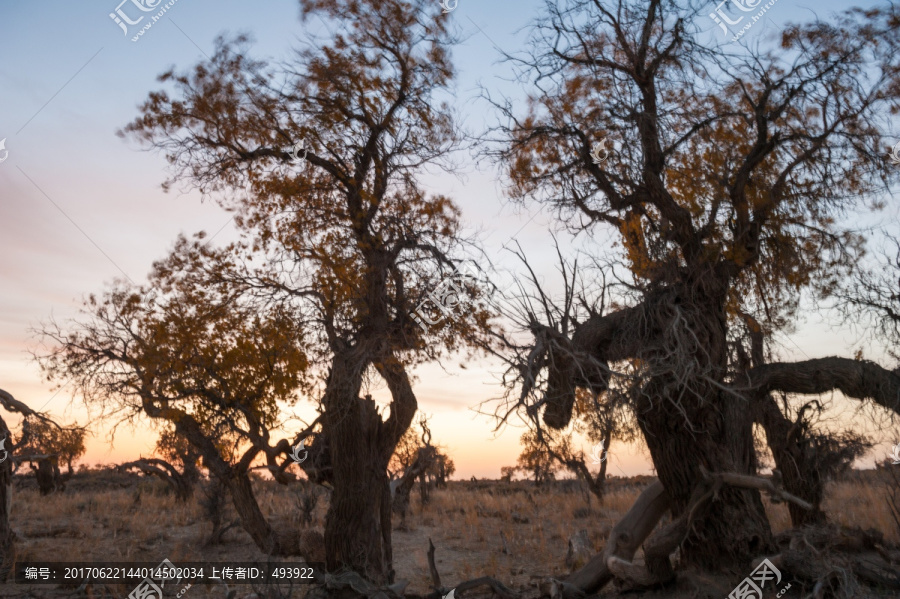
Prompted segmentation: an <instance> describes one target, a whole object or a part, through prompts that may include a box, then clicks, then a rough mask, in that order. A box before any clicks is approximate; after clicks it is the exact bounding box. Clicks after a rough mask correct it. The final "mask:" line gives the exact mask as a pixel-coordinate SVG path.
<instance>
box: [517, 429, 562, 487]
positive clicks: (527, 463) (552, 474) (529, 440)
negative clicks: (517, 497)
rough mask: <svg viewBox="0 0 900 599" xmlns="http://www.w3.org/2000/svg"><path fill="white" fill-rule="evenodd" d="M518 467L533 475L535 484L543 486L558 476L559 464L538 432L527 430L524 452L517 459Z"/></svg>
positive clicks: (523, 441)
mask: <svg viewBox="0 0 900 599" xmlns="http://www.w3.org/2000/svg"><path fill="white" fill-rule="evenodd" d="M516 468H517V469H518V470H521V471H522V472H524V473H526V475H527V474H530V475H531V479H532V480H533V481H534V484H535V486H537V487H540V486H543V485H544V483H547V482H550V481H552V480H554V479H555V478H556V473H557V471H559V464H557V463H556V460H554V459H553V458H552V457H551V456H550V455H549V454H548V453H547V452H546V450H545V448H544V444H543V443H541V442H540V441H539V440H538V438H537V433H535V432H534V431H527V432H525V433H523V434H522V453H520V454H519V459H518V460H517V461H516Z"/></svg>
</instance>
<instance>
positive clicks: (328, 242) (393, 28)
mask: <svg viewBox="0 0 900 599" xmlns="http://www.w3.org/2000/svg"><path fill="white" fill-rule="evenodd" d="M300 6H301V14H302V15H303V17H304V18H307V17H311V16H314V17H321V18H323V19H326V20H328V21H329V22H330V24H331V25H333V29H332V30H331V31H332V33H331V34H330V38H329V39H327V40H325V41H324V42H321V41H320V40H317V41H316V42H315V43H313V44H310V45H309V46H308V47H306V48H304V49H302V50H300V51H299V53H298V55H297V57H296V61H295V64H292V65H289V66H287V67H284V68H275V67H270V66H267V65H264V64H263V63H261V62H257V61H253V60H250V59H248V58H247V54H246V51H245V49H244V42H245V40H243V39H241V38H238V39H237V40H235V41H234V42H231V43H228V42H225V41H223V40H219V41H218V42H217V48H216V51H215V53H214V55H213V57H212V59H211V60H210V61H204V62H202V63H201V64H198V65H197V66H196V68H195V69H194V70H193V71H192V72H190V73H186V74H176V73H174V72H168V73H165V74H163V75H162V76H161V78H160V79H161V81H162V82H164V83H168V84H172V85H173V86H174V88H175V90H176V91H175V95H176V97H170V95H169V92H166V91H160V92H155V93H153V94H151V95H150V97H149V99H148V100H147V102H146V103H145V104H144V105H143V107H142V109H141V110H142V115H141V116H140V117H139V118H138V119H136V120H135V121H134V122H132V123H131V124H130V125H128V126H127V127H126V128H125V130H124V132H123V134H124V135H127V136H131V137H132V138H134V139H137V140H139V141H141V142H143V143H145V144H146V145H148V146H150V147H153V148H156V149H159V150H161V151H163V152H164V153H165V154H166V156H167V158H168V160H169V161H170V163H171V164H172V165H173V169H174V175H173V177H172V179H171V180H170V181H168V182H167V185H169V184H173V183H175V182H182V183H185V184H187V185H193V186H195V187H196V188H198V189H200V190H201V191H202V192H204V193H208V194H213V195H215V196H216V197H217V199H218V201H219V202H220V204H221V205H222V206H224V207H226V208H227V209H229V210H232V211H234V212H235V215H236V216H235V221H234V222H235V224H236V226H237V229H238V231H239V232H240V234H241V236H242V239H241V241H240V242H238V243H235V244H232V245H229V246H227V247H225V248H222V249H214V248H210V247H209V246H207V245H206V244H204V243H203V241H202V237H201V238H198V239H196V240H194V241H193V242H188V241H186V240H181V241H179V243H178V245H177V247H176V249H175V251H174V252H173V253H172V255H171V256H170V257H169V258H168V259H166V260H164V261H161V262H160V263H158V264H157V265H156V269H155V271H154V274H153V275H152V276H151V285H150V287H149V288H143V289H141V290H140V291H139V292H138V293H134V294H133V298H134V299H131V298H132V293H129V292H125V291H122V292H120V293H119V292H115V293H113V294H111V295H109V296H108V297H107V299H106V300H104V302H101V303H99V304H97V305H96V306H91V307H92V308H94V310H93V311H94V316H95V317H99V318H100V319H101V320H104V319H103V314H102V312H103V310H108V311H109V312H110V313H111V314H115V315H116V316H115V320H113V318H110V319H106V320H108V322H105V323H104V324H107V325H114V324H116V323H119V322H125V323H127V324H126V327H125V328H124V329H120V330H117V331H116V332H115V334H112V335H110V344H111V345H113V346H114V347H113V348H111V349H109V351H108V352H105V350H107V349H108V348H107V347H106V338H105V337H103V336H102V335H96V334H94V333H95V332H96V330H95V329H92V328H91V326H90V325H89V326H88V327H87V328H86V330H85V332H84V334H80V335H78V336H77V337H73V336H67V335H63V334H59V335H56V334H54V335H52V336H53V337H55V338H56V339H57V340H58V341H59V342H60V343H61V347H62V349H61V350H60V352H59V353H58V354H56V356H55V358H56V359H55V361H53V360H52V359H51V362H52V363H51V364H50V369H51V371H53V372H55V373H56V374H60V375H68V376H73V377H74V378H76V379H77V380H78V381H79V382H80V383H81V386H82V387H83V388H86V389H88V391H87V397H88V398H89V400H91V399H93V400H95V401H107V402H108V401H110V400H111V399H112V398H113V397H115V398H116V401H118V402H119V404H118V405H121V404H122V398H124V399H125V403H126V405H127V406H128V407H129V409H130V410H133V411H134V413H137V412H142V413H144V414H147V415H149V416H151V417H154V418H162V419H166V420H169V421H171V422H172V423H173V424H174V426H175V430H176V432H178V434H180V435H182V436H184V437H185V438H187V439H188V440H189V441H190V442H191V443H192V444H193V445H195V446H196V447H198V448H199V449H200V450H201V453H202V455H203V459H204V463H205V465H206V467H207V468H209V469H210V470H212V471H213V473H214V474H216V475H221V476H222V478H223V479H224V480H227V481H229V485H230V490H231V494H232V496H233V499H234V502H235V505H236V507H237V508H238V511H239V512H240V513H241V517H242V524H243V526H244V527H245V528H246V529H248V532H250V534H251V536H252V537H253V538H254V541H256V543H257V545H258V546H260V547H261V548H264V549H265V550H267V551H273V550H274V551H276V552H281V553H284V552H288V551H293V550H295V548H292V546H291V543H288V542H287V541H285V540H284V539H283V538H281V535H280V534H279V533H278V532H276V531H273V530H271V527H270V526H269V525H268V523H267V522H266V521H265V519H264V518H262V516H261V514H259V510H258V508H257V507H256V505H255V500H254V499H253V497H252V490H251V489H250V487H249V481H248V480H246V479H245V478H244V473H245V472H246V468H247V467H248V466H249V464H250V463H251V462H252V460H253V459H254V458H255V457H256V456H257V455H261V456H262V457H264V458H265V459H266V461H267V465H268V466H269V467H270V469H271V470H272V471H273V472H274V473H276V475H277V474H278V473H279V472H283V471H284V468H286V467H287V466H288V465H289V464H290V463H292V462H291V461H290V460H289V459H288V455H289V452H290V447H291V446H292V444H291V443H290V442H289V441H288V440H286V439H282V440H281V441H279V442H278V443H274V444H273V443H272V442H271V441H270V437H269V430H270V429H271V428H272V427H273V426H275V424H276V420H275V416H276V412H277V405H276V403H277V402H278V401H288V400H290V399H292V397H293V396H292V393H293V392H294V391H295V390H302V391H303V392H304V394H305V395H306V396H309V397H315V398H318V402H319V409H320V413H321V416H320V419H319V420H318V421H317V422H318V425H319V428H318V429H317V430H316V431H315V437H314V440H313V442H312V444H311V445H309V446H308V447H307V450H308V452H309V455H308V459H307V460H305V461H304V462H303V463H302V465H301V467H302V468H303V469H304V470H305V471H306V473H307V475H308V476H309V478H310V479H311V480H313V481H315V482H323V483H324V482H327V483H330V484H331V485H332V486H333V493H332V496H331V501H330V503H329V509H328V513H327V515H326V518H325V552H326V561H327V565H328V568H329V569H331V570H337V569H341V568H348V569H351V570H354V571H356V572H358V573H360V574H362V575H363V576H364V577H365V578H367V579H368V580H370V581H373V582H375V583H385V582H389V581H391V580H393V576H394V572H393V566H392V562H393V557H392V548H391V525H390V517H391V515H390V514H391V510H390V507H391V505H390V504H391V501H390V491H389V486H388V477H387V466H388V462H389V460H390V458H391V455H392V454H393V452H394V448H395V447H396V445H397V443H398V441H399V440H400V438H401V437H402V435H403V433H404V432H405V431H406V430H407V428H408V427H409V425H410V423H411V422H412V420H413V417H414V415H415V413H416V409H417V401H416V396H415V393H414V392H413V389H412V385H411V383H410V380H409V376H408V375H407V368H408V367H409V366H412V365H414V364H417V363H420V362H423V361H426V360H431V359H435V358H437V357H438V356H440V355H441V354H442V352H444V351H452V350H455V349H459V348H461V347H463V346H465V345H466V344H468V343H470V342H473V337H475V336H476V335H479V334H480V332H481V331H483V330H484V329H485V328H486V326H487V319H488V317H489V314H488V312H487V311H486V310H485V309H483V308H478V309H474V308H473V309H471V310H458V313H457V314H456V318H448V319H447V326H446V327H443V328H440V327H432V328H428V329H427V330H423V328H422V327H420V326H419V322H417V321H416V320H415V319H414V318H413V317H412V315H413V313H414V312H415V311H416V310H417V308H418V307H419V306H420V305H421V302H422V301H423V300H425V299H426V297H428V294H429V293H431V292H432V291H433V290H435V289H436V288H437V286H438V284H439V283H440V282H441V281H442V279H443V278H444V277H445V276H447V275H449V274H451V273H452V272H453V271H454V267H455V265H456V262H457V260H456V259H454V258H451V253H452V252H453V251H454V250H455V249H456V248H457V247H458V246H459V242H458V240H457V235H458V229H459V225H458V223H457V215H458V212H457V209H456V208H455V207H454V205H453V204H452V202H451V201H450V199H449V198H447V197H444V196H440V195H431V194H429V193H428V192H426V191H425V189H424V188H423V187H422V185H420V183H419V181H418V177H419V176H420V173H422V169H423V168H424V167H425V166H427V165H435V166H445V167H447V166H449V165H448V163H447V161H446V160H444V157H445V156H446V155H447V154H448V153H449V152H450V151H451V150H453V149H454V148H455V147H456V146H457V145H458V137H459V136H458V133H457V130H456V126H455V124H454V120H453V112H452V109H451V107H450V106H449V105H448V104H446V103H443V102H442V101H441V100H440V99H439V94H441V93H443V92H444V91H445V90H446V88H447V86H448V84H449V83H450V81H451V79H452V76H453V69H452V65H451V63H450V58H449V54H448V51H449V47H450V45H451V44H452V43H453V39H452V37H451V36H450V35H449V34H448V31H447V27H446V23H447V21H446V19H445V18H442V17H441V16H440V7H439V5H437V4H435V3H433V2H427V1H425V0H416V1H413V2H407V1H403V0H386V1H384V0H363V1H359V0H302V1H301V2H300ZM301 144H302V146H303V147H302V148H301ZM292 148H293V150H292ZM295 157H296V159H297V161H296V162H295ZM245 192H246V194H247V195H248V196H249V197H244V194H245ZM235 196H239V197H235ZM461 285H462V289H460V290H458V291H457V292H456V293H455V294H454V297H453V298H452V300H453V301H451V298H448V297H447V293H446V291H447V290H446V289H444V288H442V289H443V291H442V293H444V296H443V299H446V300H447V301H446V302H444V303H443V305H442V308H445V307H448V306H454V305H457V304H458V303H459V302H458V301H457V300H459V299H460V297H459V295H467V294H468V295H470V296H471V297H472V298H473V299H474V298H475V296H477V295H478V294H479V293H480V291H479V290H478V289H477V287H476V286H475V285H471V284H465V283H461ZM179 296H187V297H179ZM151 297H152V299H151ZM443 299H442V300H441V301H443ZM154 302H155V303H154ZM132 304H133V305H134V310H133V313H132V314H125V315H122V317H120V315H121V312H122V310H129V309H130V308H129V306H131V305H132ZM160 305H163V306H166V307H167V309H168V310H171V311H175V310H177V306H182V305H183V306H188V308H185V311H186V313H185V317H186V319H187V320H188V321H193V320H195V319H200V320H201V323H198V324H199V327H200V328H202V330H203V331H204V332H205V333H206V334H208V333H209V332H211V331H216V334H215V335H214V336H215V337H219V335H218V328H222V329H223V331H225V332H231V331H233V332H234V333H233V334H229V335H226V337H227V342H226V341H219V342H213V341H211V340H210V341H208V342H207V340H206V339H205V338H202V337H200V338H198V339H197V340H196V342H198V343H200V345H201V347H204V346H207V345H208V346H209V351H210V354H209V355H208V356H207V357H206V362H207V363H206V364H205V365H204V367H203V370H202V371H198V372H196V373H195V372H193V371H192V372H191V374H192V376H191V377H188V378H185V377H184V376H183V375H181V376H179V377H176V376H175V375H176V372H177V371H178V370H180V369H181V368H182V366H181V363H182V362H186V363H187V364H194V363H195V362H196V360H195V359H194V358H193V357H191V356H190V355H189V354H186V353H182V354H178V353H175V356H176V358H175V359H174V360H173V359H172V358H171V356H172V355H173V352H176V351H183V352H186V351H187V349H188V347H189V346H190V342H189V341H188V340H187V339H184V340H178V341H177V344H176V346H175V347H174V348H173V347H172V344H173V343H172V342H169V343H165V342H163V343H162V345H161V346H160V347H158V349H156V348H157V346H158V343H157V342H156V340H155V339H153V335H159V336H160V337H161V339H162V340H163V341H164V340H165V339H166V336H165V333H164V331H165V330H166V328H168V325H167V323H166V322H165V319H162V318H158V317H156V316H155V315H154V312H158V311H159V308H157V306H160ZM273 306H274V307H273ZM245 310H246V311H249V314H248V313H246V312H245ZM98 312H99V313H100V314H99V315H98ZM270 314H271V315H272V317H271V318H270V317H269V316H268V315H270ZM213 315H215V317H214V318H209V320H207V321H203V320H202V319H203V318H208V317H212V316H213ZM222 315H228V316H222ZM431 316H433V314H432V315H430V316H429V317H427V318H424V319H422V318H420V319H419V320H420V321H426V320H427V321H432V320H434V319H433V318H432V317H431ZM230 317H235V318H240V319H242V320H244V319H246V320H247V321H248V322H249V323H255V324H258V325H259V326H260V330H259V331H258V332H259V333H260V334H259V335H256V336H254V335H253V333H254V331H253V330H252V327H251V326H249V325H248V326H247V327H242V326H241V325H240V324H238V323H233V322H230V321H229V320H228V318H230ZM218 318H224V319H225V322H222V323H219V322H217V320H216V319H218ZM278 323H280V324H281V325H283V326H276V325H277V324H278ZM135 328H137V329H139V332H140V333H141V334H142V335H143V336H144V342H143V343H140V344H138V347H137V348H134V347H131V346H129V347H128V351H127V352H126V351H124V348H123V346H121V345H116V344H117V343H119V342H120V341H121V340H122V339H124V338H127V339H129V340H130V339H131V337H130V335H132V334H133V333H134V329H135ZM244 328H251V330H250V331H247V333H248V334H249V339H247V340H243V337H244V335H245V332H244V330H243V329H244ZM125 329H127V331H126V330H125ZM176 330H178V329H177V327H176ZM195 334H196V335H200V332H199V330H198V332H197V333H195ZM182 343H184V348H183V350H182V345H181V344H182ZM217 343H218V344H219V347H218V350H219V351H218V352H213V349H212V348H213V346H215V345H216V344H217ZM131 345H133V344H131ZM244 345H248V346H250V349H251V354H250V356H249V357H248V358H247V360H249V362H250V365H249V368H248V367H246V366H245V365H244V363H243V359H241V358H239V357H237V356H238V355H240V352H241V351H242V350H243V346H244ZM191 349H193V348H191ZM140 351H146V352H147V356H148V358H149V357H150V355H151V354H152V355H153V359H154V360H157V362H152V363H153V364H156V363H159V364H161V366H160V367H159V368H153V369H151V371H150V372H147V370H146V368H147V363H145V362H138V361H135V357H134V354H135V352H140ZM104 352H105V353H104ZM110 352H111V353H112V357H110V356H109V353H110ZM233 352H237V354H235V355H234V356H233ZM257 358H258V359H259V361H258V362H257V361H256V360H257ZM122 363H125V364H126V365H127V367H128V368H131V369H132V371H131V374H130V378H128V380H127V382H125V381H122V382H121V383H117V384H113V385H106V382H107V380H108V379H109V378H110V377H112V376H113V375H111V374H109V370H112V369H114V368H115V369H119V368H121V364H122ZM173 365H174V366H173ZM265 365H268V366H269V367H270V371H265V372H264V371H261V370H260V368H262V367H263V366H265ZM198 366H199V365H198ZM101 373H102V374H101ZM138 373H140V376H137V374H138ZM170 373H171V374H170ZM154 376H156V377H160V378H156V379H155V378H154ZM373 376H378V377H380V378H381V379H383V380H384V382H385V383H386V384H387V387H388V389H389V391H390V394H391V402H390V414H389V415H387V414H386V413H385V414H382V413H381V412H379V410H378V408H377V406H376V405H375V402H374V401H372V400H370V399H368V398H364V397H361V390H362V387H363V385H364V384H365V383H366V381H367V377H373ZM222 377H225V380H224V381H222V380H221V379H222ZM179 381H183V382H179ZM225 383H227V384H225ZM98 389H101V390H102V391H98ZM218 423H221V425H222V426H223V427H225V429H226V430H228V431H231V432H233V433H234V434H235V435H238V437H239V438H240V439H241V440H242V441H244V442H249V443H250V444H251V445H252V447H251V448H250V449H246V450H245V452H244V453H243V455H242V456H241V457H240V459H238V460H234V461H229V460H224V459H222V458H221V457H220V455H221V452H220V451H219V448H217V447H216V446H215V441H216V437H213V436H210V435H212V434H214V433H215V432H216V430H217V428H216V427H215V426H213V424H218ZM312 432H313V431H308V432H307V433H306V435H310V434H312ZM297 442H299V437H297V438H295V439H294V443H297ZM276 458H282V459H283V460H282V461H281V463H280V464H279V463H277V462H276ZM238 475H239V476H238ZM238 485H240V486H241V488H237V486H238ZM241 506H242V507H241ZM245 512H246V513H249V514H252V516H253V517H252V518H248V516H247V514H246V513H245Z"/></svg>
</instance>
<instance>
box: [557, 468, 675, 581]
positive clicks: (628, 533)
mask: <svg viewBox="0 0 900 599" xmlns="http://www.w3.org/2000/svg"><path fill="white" fill-rule="evenodd" d="M669 507H670V503H669V497H668V495H667V494H666V490H665V488H664V487H663V485H662V483H661V482H659V481H658V480H657V481H655V482H654V483H653V484H651V485H650V486H649V487H647V488H646V489H644V491H643V492H642V493H641V494H640V495H639V496H638V498H637V500H636V501H635V502H634V504H633V505H632V506H631V509H629V510H628V513H626V514H625V516H624V517H622V519H621V520H619V521H618V522H616V525H615V526H613V529H612V531H611V532H610V533H609V539H608V540H607V541H606V546H605V547H604V548H603V551H602V552H600V553H598V554H597V555H595V556H594V557H593V558H591V560H590V561H589V562H588V563H587V564H585V565H584V567H582V568H581V569H580V570H578V571H577V572H575V573H573V574H571V575H570V576H569V577H568V578H566V580H565V582H566V584H567V585H571V586H572V587H574V588H576V589H578V590H579V591H581V592H583V593H588V594H594V593H596V592H598V591H599V590H600V589H602V588H603V587H604V586H605V585H606V583H608V582H609V581H610V580H612V577H613V574H612V572H611V571H610V569H609V566H608V561H609V559H610V558H611V557H617V558H620V559H623V560H625V561H631V560H632V559H633V558H634V554H635V553H636V552H637V550H638V548H639V547H640V546H641V544H642V543H643V542H644V540H645V539H646V538H647V537H648V536H650V533H651V532H652V531H653V529H654V528H655V527H656V524H657V523H658V522H659V520H660V518H662V517H663V515H664V514H665V513H666V512H667V511H668V510H669Z"/></svg>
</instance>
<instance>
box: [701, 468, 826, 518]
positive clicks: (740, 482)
mask: <svg viewBox="0 0 900 599" xmlns="http://www.w3.org/2000/svg"><path fill="white" fill-rule="evenodd" d="M700 473H701V474H702V475H703V476H704V478H708V479H710V478H711V479H717V480H720V481H721V482H723V483H725V484H726V485H730V486H732V487H740V488H743V489H759V490H760V491H766V492H767V493H768V494H769V495H770V496H771V497H772V498H773V500H781V501H789V502H791V503H793V504H796V505H799V506H800V507H802V508H804V509H807V510H811V509H813V505H812V504H811V503H809V502H808V501H804V500H803V499H800V498H799V497H797V496H796V495H791V494H790V493H788V492H787V491H785V490H784V489H782V488H781V487H776V486H775V485H774V484H772V481H770V480H768V479H765V478H761V477H759V476H751V475H749V474H735V473H733V472H714V473H710V472H707V471H706V470H705V469H704V468H703V466H700Z"/></svg>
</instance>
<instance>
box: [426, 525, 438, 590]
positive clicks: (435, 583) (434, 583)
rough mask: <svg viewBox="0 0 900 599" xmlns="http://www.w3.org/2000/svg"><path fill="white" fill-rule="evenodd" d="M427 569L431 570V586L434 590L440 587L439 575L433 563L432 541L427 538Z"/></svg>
mask: <svg viewBox="0 0 900 599" xmlns="http://www.w3.org/2000/svg"><path fill="white" fill-rule="evenodd" d="M428 569H429V570H430V571H431V586H432V587H433V588H434V590H435V591H437V590H439V589H440V588H441V575H440V574H438V571H437V566H435V565H434V543H432V542H431V539H430V538H429V539H428Z"/></svg>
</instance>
